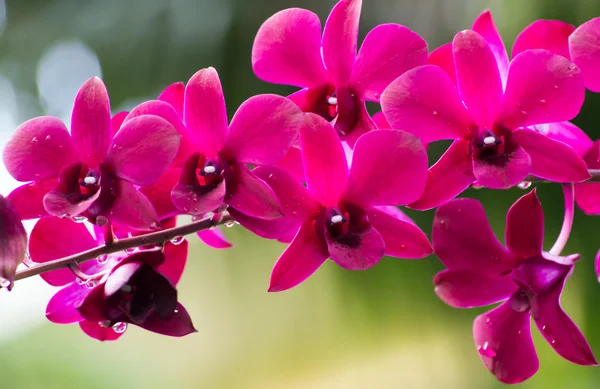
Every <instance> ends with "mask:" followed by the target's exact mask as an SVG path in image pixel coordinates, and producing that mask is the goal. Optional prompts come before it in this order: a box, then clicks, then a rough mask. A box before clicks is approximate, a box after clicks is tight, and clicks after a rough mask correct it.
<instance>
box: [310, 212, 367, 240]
mask: <svg viewBox="0 0 600 389" xmlns="http://www.w3.org/2000/svg"><path fill="white" fill-rule="evenodd" d="M369 226H370V224H369V220H368V217H367V215H366V213H365V212H364V210H363V209H362V208H361V207H359V206H356V205H353V204H340V205H339V206H338V207H323V208H321V211H320V212H319V215H318V216H317V220H316V222H315V230H316V232H317V236H319V238H320V240H321V242H322V243H323V246H324V247H327V240H326V237H325V236H326V235H327V236H328V237H329V239H331V240H334V241H336V242H337V243H340V244H343V245H345V246H348V247H357V246H358V245H360V242H361V237H362V235H363V233H364V231H365V229H366V228H368V227H369Z"/></svg>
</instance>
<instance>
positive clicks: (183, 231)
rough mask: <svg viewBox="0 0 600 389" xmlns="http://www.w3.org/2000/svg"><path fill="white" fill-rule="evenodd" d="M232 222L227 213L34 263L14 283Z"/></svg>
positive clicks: (18, 275)
mask: <svg viewBox="0 0 600 389" xmlns="http://www.w3.org/2000/svg"><path fill="white" fill-rule="evenodd" d="M231 221H233V217H232V216H231V215H229V214H228V213H225V214H223V215H221V216H220V217H219V218H215V217H211V218H206V219H202V220H198V221H195V222H192V223H190V224H186V225H183V226H178V227H173V228H169V229H167V230H161V231H156V232H150V233H148V234H144V235H139V236H134V237H131V238H126V239H120V240H117V241H114V242H112V243H110V244H108V245H102V246H98V247H94V248H93V249H90V250H86V251H83V252H81V253H77V254H74V255H69V256H67V257H64V258H59V259H55V260H52V261H48V262H44V263H36V264H35V265H33V266H31V267H29V268H27V269H23V270H20V271H18V272H17V274H16V276H15V281H17V280H22V279H24V278H29V277H33V276H36V275H39V274H42V273H45V272H49V271H52V270H56V269H62V268H65V267H73V266H74V265H75V264H77V265H78V264H80V263H82V262H85V261H89V260H91V259H95V258H98V257H99V256H101V255H104V254H112V253H116V252H119V251H123V250H126V249H130V248H135V247H140V246H149V245H158V244H163V243H165V242H168V241H169V240H171V239H173V238H175V237H178V236H185V235H189V234H193V233H195V232H198V231H202V230H208V229H210V228H213V227H216V226H218V225H221V224H225V223H227V222H231Z"/></svg>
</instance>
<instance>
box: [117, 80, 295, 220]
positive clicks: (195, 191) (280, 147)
mask: <svg viewBox="0 0 600 389" xmlns="http://www.w3.org/2000/svg"><path fill="white" fill-rule="evenodd" d="M176 85H179V84H176ZM173 88H179V87H175V86H173ZM167 95H168V96H169V98H171V99H173V101H174V102H171V103H167V102H164V101H149V102H146V103H143V104H141V105H140V106H138V107H136V108H134V109H133V110H132V111H131V112H130V114H129V116H128V117H127V119H126V120H125V123H127V122H128V121H129V120H133V119H134V118H136V117H138V116H139V115H145V114H153V115H157V116H160V117H163V118H164V119H165V120H167V121H169V122H170V123H172V124H173V125H174V127H175V128H176V129H177V130H178V131H179V133H181V134H184V135H183V138H182V143H181V147H180V152H179V155H178V157H177V158H176V163H174V164H173V168H174V169H175V170H173V171H171V172H170V174H171V175H177V174H179V177H178V182H177V183H176V185H175V187H174V188H172V189H173V190H172V193H171V199H172V201H173V204H174V205H175V206H176V207H177V209H179V210H180V211H182V212H183V213H187V214H191V215H202V214H205V213H207V212H213V211H215V210H218V209H219V208H220V207H221V206H222V205H223V204H226V205H228V206H229V207H230V208H234V209H236V210H237V211H239V212H242V213H244V214H246V215H249V216H252V217H258V218H263V219H274V218H278V217H281V216H282V215H281V209H280V206H279V202H278V201H277V198H276V197H275V194H274V193H273V191H272V190H271V189H270V188H269V187H268V186H267V185H266V184H265V183H264V182H263V181H262V180H260V179H258V178H257V177H256V176H255V175H254V174H253V173H252V172H251V171H250V169H248V167H247V166H246V164H252V165H255V166H256V165H273V164H276V163H277V162H279V161H280V160H281V159H282V158H283V157H284V156H285V155H286V154H287V152H288V151H289V149H290V147H292V145H293V143H294V142H295V141H296V138H297V137H298V128H299V126H300V125H301V122H302V112H301V111H300V109H299V108H298V107H297V106H296V105H295V104H294V103H293V102H292V101H290V100H289V99H287V98H285V97H281V96H277V95H258V96H254V97H251V98H250V99H248V100H246V101H245V102H244V103H243V104H242V105H241V106H240V108H239V109H238V111H237V112H236V113H235V115H234V116H233V119H232V120H231V124H230V125H228V124H227V112H226V108H225V99H224V97H223V91H222V89H221V83H220V81H219V76H218V74H217V72H216V70H215V69H213V68H207V69H202V70H200V71H198V72H197V73H196V74H195V75H194V76H192V78H191V79H190V80H189V82H188V83H187V85H186V86H185V95H184V99H183V108H182V109H183V122H182V120H181V118H180V116H179V114H178V113H177V110H178V109H179V108H177V107H174V106H172V105H171V104H174V105H177V104H179V103H178V102H177V101H179V100H180V99H179V98H177V93H176V91H173V90H170V91H169V93H168V94H166V93H164V94H163V95H162V98H166V97H165V96H167ZM184 123H185V124H184ZM178 160H180V161H181V163H180V164H178V163H177V161H178ZM172 179H173V177H170V178H165V180H172Z"/></svg>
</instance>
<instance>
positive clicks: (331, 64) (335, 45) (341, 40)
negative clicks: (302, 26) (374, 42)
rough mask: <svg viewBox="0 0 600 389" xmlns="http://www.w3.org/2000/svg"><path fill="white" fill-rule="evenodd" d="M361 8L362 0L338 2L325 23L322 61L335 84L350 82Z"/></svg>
mask: <svg viewBox="0 0 600 389" xmlns="http://www.w3.org/2000/svg"><path fill="white" fill-rule="evenodd" d="M361 7H362V0H340V1H339V2H338V3H337V4H336V5H335V6H334V7H333V9H332V10H331V13H330V14H329V17H328V18H327V22H325V28H324V29H323V40H322V46H323V61H324V63H325V67H326V68H327V70H328V72H329V74H330V76H331V77H332V78H333V79H334V80H335V82H336V83H337V84H346V83H347V82H348V81H349V80H350V75H351V73H352V67H353V66H354V62H355V60H356V42H357V40H358V21H359V19H360V10H361Z"/></svg>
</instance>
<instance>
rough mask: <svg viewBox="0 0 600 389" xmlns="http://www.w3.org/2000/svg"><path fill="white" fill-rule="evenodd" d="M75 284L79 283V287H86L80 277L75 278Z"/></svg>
mask: <svg viewBox="0 0 600 389" xmlns="http://www.w3.org/2000/svg"><path fill="white" fill-rule="evenodd" d="M75 282H76V283H77V285H85V281H84V280H82V279H81V278H79V277H77V278H75Z"/></svg>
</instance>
